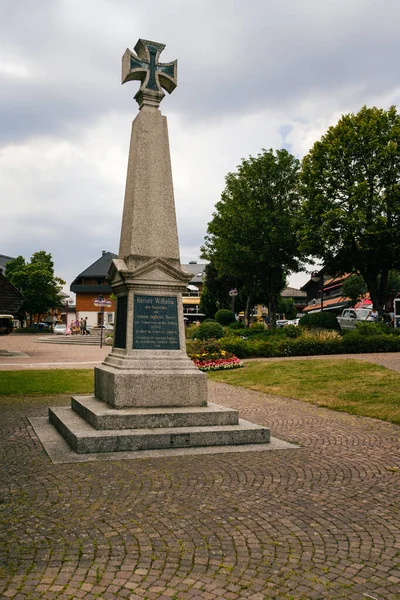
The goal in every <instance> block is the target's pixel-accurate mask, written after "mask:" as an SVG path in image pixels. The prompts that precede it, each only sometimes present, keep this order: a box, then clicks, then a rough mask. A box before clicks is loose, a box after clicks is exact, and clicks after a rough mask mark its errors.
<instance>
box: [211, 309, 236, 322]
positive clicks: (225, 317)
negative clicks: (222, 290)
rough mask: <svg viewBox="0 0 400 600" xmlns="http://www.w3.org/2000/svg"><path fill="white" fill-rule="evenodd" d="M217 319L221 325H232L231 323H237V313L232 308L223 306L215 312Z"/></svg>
mask: <svg viewBox="0 0 400 600" xmlns="http://www.w3.org/2000/svg"><path fill="white" fill-rule="evenodd" d="M215 320H216V321H217V323H219V324H220V325H230V324H231V323H235V315H234V314H233V312H232V311H231V310H227V309H226V308H221V309H220V310H218V311H217V312H216V313H215Z"/></svg>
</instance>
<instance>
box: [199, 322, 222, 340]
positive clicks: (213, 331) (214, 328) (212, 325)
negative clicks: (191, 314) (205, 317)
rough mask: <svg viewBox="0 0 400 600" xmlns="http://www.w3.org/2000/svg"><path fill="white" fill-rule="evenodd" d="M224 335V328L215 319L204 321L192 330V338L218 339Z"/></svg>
mask: <svg viewBox="0 0 400 600" xmlns="http://www.w3.org/2000/svg"><path fill="white" fill-rule="evenodd" d="M223 335H224V328H223V327H222V325H220V324H219V323H217V322H216V321H204V322H203V323H202V324H201V325H199V326H198V327H196V330H195V331H194V332H193V339H198V340H209V339H211V338H214V339H219V338H222V337H223Z"/></svg>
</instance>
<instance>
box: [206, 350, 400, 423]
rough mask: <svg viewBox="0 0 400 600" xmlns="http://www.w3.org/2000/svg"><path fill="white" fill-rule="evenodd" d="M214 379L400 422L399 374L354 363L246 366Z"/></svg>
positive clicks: (212, 375) (214, 374)
mask: <svg viewBox="0 0 400 600" xmlns="http://www.w3.org/2000/svg"><path fill="white" fill-rule="evenodd" d="M209 376H210V378H211V379H213V380H214V381H221V382H223V383H229V384H231V385H237V386H242V387H245V388H248V389H251V390H256V391H259V392H264V393H267V394H272V395H274V396H285V397H288V398H295V399H298V400H304V401H306V402H311V403H312V404H316V405H317V406H325V407H327V408H331V409H332V410H340V411H345V412H347V413H350V414H354V415H361V416H367V417H375V418H376V419H382V420H384V421H390V422H392V423H397V424H400V373H396V372H395V371H391V370H389V369H386V368H385V367H381V366H378V365H374V364H370V363H366V362H362V361H357V360H353V359H342V360H340V359H339V360H333V359H332V360H329V359H327V360H301V359H300V360H293V361H292V360H290V361H284V360H282V361H276V362H264V361H254V362H246V366H245V368H244V369H237V370H233V371H214V372H212V373H210V374H209Z"/></svg>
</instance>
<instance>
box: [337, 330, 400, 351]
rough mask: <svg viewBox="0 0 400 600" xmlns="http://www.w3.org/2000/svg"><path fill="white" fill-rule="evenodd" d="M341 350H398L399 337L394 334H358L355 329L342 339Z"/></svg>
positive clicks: (399, 347) (399, 348)
mask: <svg viewBox="0 0 400 600" xmlns="http://www.w3.org/2000/svg"><path fill="white" fill-rule="evenodd" d="M342 348H343V352H348V353H354V354H357V353H358V354H360V353H364V352H399V351H400V337H399V336H395V335H386V334H384V333H382V334H380V335H360V334H359V333H358V331H357V330H356V329H354V330H353V331H349V332H348V333H346V335H345V336H343V339H342Z"/></svg>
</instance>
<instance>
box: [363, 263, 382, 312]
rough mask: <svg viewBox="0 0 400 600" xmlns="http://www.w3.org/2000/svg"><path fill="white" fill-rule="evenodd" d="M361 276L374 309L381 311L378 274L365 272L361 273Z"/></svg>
mask: <svg viewBox="0 0 400 600" xmlns="http://www.w3.org/2000/svg"><path fill="white" fill-rule="evenodd" d="M361 275H362V277H363V279H364V281H365V283H366V284H367V288H368V292H369V295H370V298H371V301H372V304H373V305H374V308H376V310H377V311H378V312H379V311H381V310H382V308H383V305H382V304H381V302H380V298H379V293H378V273H371V272H365V273H361Z"/></svg>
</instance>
